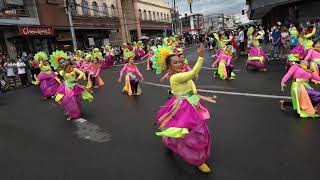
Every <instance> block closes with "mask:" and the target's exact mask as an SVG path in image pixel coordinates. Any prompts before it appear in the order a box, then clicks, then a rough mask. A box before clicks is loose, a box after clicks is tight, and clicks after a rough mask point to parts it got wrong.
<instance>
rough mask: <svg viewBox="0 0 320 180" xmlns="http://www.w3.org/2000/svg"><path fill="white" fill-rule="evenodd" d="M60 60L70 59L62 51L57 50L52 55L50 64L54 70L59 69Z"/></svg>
mask: <svg viewBox="0 0 320 180" xmlns="http://www.w3.org/2000/svg"><path fill="white" fill-rule="evenodd" d="M60 59H68V55H67V54H66V53H65V52H63V51H60V50H57V51H55V52H53V53H52V54H51V56H50V59H49V62H50V64H51V66H52V67H53V68H54V69H58V68H59V60H60Z"/></svg>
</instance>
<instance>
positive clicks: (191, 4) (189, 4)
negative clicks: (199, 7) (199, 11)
mask: <svg viewBox="0 0 320 180" xmlns="http://www.w3.org/2000/svg"><path fill="white" fill-rule="evenodd" d="M189 5H190V14H192V3H190V4H189Z"/></svg>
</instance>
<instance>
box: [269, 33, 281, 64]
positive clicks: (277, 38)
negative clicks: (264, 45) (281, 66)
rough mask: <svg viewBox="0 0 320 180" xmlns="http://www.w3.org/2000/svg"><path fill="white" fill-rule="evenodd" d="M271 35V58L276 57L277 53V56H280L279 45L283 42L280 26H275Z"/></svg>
mask: <svg viewBox="0 0 320 180" xmlns="http://www.w3.org/2000/svg"><path fill="white" fill-rule="evenodd" d="M271 37H272V43H271V46H272V49H271V59H274V58H275V54H277V56H278V58H279V47H280V43H281V33H280V31H279V28H278V27H274V31H273V32H272V34H271ZM271 59H270V60H271Z"/></svg>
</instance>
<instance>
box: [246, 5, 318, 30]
mask: <svg viewBox="0 0 320 180" xmlns="http://www.w3.org/2000/svg"><path fill="white" fill-rule="evenodd" d="M247 5H248V6H249V10H248V17H249V19H252V20H258V19H260V20H261V23H262V24H264V25H265V26H267V27H270V26H272V25H275V24H276V23H277V22H282V23H284V24H289V23H291V22H292V23H296V24H298V23H299V22H303V21H305V20H307V19H316V18H319V11H320V1H315V0H269V1H265V0H247Z"/></svg>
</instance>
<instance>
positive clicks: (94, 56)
mask: <svg viewBox="0 0 320 180" xmlns="http://www.w3.org/2000/svg"><path fill="white" fill-rule="evenodd" d="M93 59H98V60H99V61H102V60H103V56H102V53H101V52H96V53H93Z"/></svg>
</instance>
